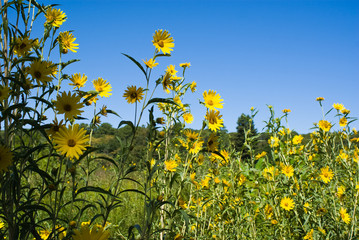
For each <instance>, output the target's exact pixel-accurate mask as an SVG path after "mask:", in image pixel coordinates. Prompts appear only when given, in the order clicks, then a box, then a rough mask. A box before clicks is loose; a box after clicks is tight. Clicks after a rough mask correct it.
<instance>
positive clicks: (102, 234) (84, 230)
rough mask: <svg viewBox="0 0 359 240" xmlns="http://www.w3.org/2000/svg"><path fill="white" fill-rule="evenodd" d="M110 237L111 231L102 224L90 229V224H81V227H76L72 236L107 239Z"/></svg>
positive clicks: (80, 239)
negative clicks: (78, 228)
mask: <svg viewBox="0 0 359 240" xmlns="http://www.w3.org/2000/svg"><path fill="white" fill-rule="evenodd" d="M109 237H110V232H109V231H108V230H105V229H104V228H103V227H102V226H101V225H95V226H93V227H92V228H91V229H90V225H89V224H81V229H80V230H77V229H75V230H74V235H73V236H72V238H73V239H74V240H107V239H108V238H109Z"/></svg>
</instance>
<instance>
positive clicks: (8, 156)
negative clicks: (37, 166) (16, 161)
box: [0, 145, 12, 173]
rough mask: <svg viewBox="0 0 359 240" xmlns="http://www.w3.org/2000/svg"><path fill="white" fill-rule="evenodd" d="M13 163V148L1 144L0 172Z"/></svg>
mask: <svg viewBox="0 0 359 240" xmlns="http://www.w3.org/2000/svg"><path fill="white" fill-rule="evenodd" d="M11 164H12V152H11V150H10V149H9V148H8V147H6V146H4V145H1V146H0V173H1V172H3V171H7V170H8V167H9V166H10V165H11Z"/></svg>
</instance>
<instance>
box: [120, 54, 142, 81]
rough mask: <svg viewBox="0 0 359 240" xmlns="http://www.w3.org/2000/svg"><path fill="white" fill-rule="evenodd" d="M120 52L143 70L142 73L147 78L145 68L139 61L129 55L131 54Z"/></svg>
mask: <svg viewBox="0 0 359 240" xmlns="http://www.w3.org/2000/svg"><path fill="white" fill-rule="evenodd" d="M122 54H123V55H125V56H126V57H128V58H129V59H130V60H131V61H132V62H134V63H135V64H136V65H137V66H138V67H139V68H140V69H141V71H142V72H143V74H145V76H146V79H147V74H146V71H145V69H144V68H143V67H142V65H141V64H140V63H139V62H137V61H136V60H135V59H134V58H133V57H131V56H129V55H127V54H124V53H122Z"/></svg>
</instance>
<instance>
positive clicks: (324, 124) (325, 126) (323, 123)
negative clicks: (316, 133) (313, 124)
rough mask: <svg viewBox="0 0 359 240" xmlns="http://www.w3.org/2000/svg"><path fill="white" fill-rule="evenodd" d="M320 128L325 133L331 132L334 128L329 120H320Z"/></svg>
mask: <svg viewBox="0 0 359 240" xmlns="http://www.w3.org/2000/svg"><path fill="white" fill-rule="evenodd" d="M318 126H319V128H320V129H322V130H323V131H324V132H329V130H330V128H331V127H332V124H330V122H328V121H327V120H320V121H319V123H318Z"/></svg>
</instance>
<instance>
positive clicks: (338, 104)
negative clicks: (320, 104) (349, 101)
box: [333, 103, 344, 111]
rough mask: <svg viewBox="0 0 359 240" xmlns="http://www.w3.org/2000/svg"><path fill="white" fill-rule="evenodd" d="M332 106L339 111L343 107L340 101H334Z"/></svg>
mask: <svg viewBox="0 0 359 240" xmlns="http://www.w3.org/2000/svg"><path fill="white" fill-rule="evenodd" d="M333 108H334V109H336V110H338V111H340V110H342V109H344V105H343V104H341V103H334V104H333Z"/></svg>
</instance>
